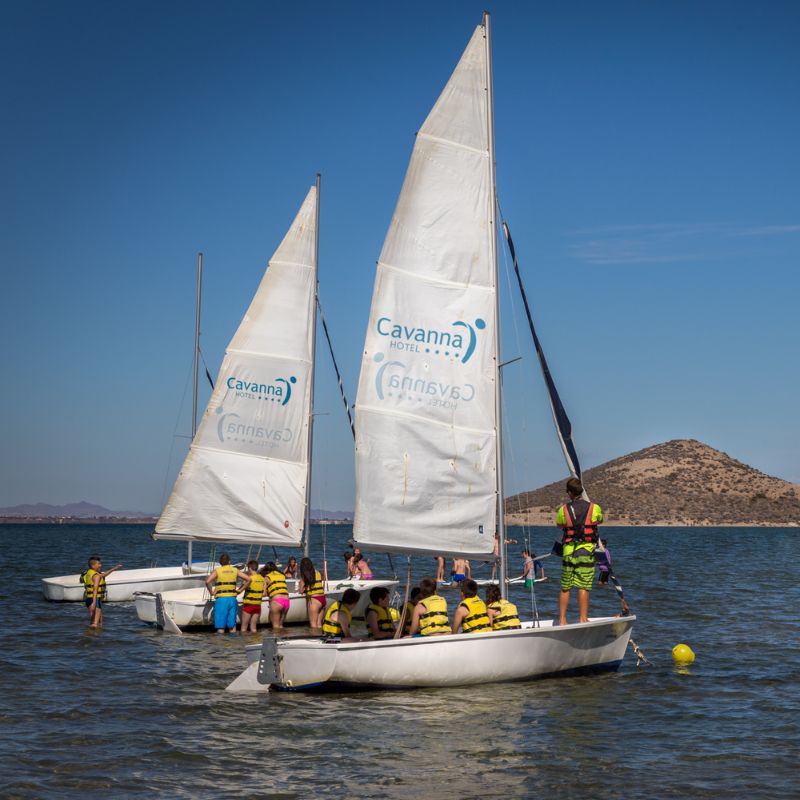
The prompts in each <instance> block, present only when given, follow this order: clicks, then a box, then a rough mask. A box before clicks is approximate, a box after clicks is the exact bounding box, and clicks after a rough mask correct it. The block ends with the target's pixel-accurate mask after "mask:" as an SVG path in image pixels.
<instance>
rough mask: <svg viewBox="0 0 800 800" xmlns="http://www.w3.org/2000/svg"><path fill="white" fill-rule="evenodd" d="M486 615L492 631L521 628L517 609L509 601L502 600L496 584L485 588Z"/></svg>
mask: <svg viewBox="0 0 800 800" xmlns="http://www.w3.org/2000/svg"><path fill="white" fill-rule="evenodd" d="M486 613H487V614H488V615H489V621H490V622H491V623H492V630H493V631H505V630H512V629H515V628H521V627H522V624H521V623H520V621H519V613H518V612H517V607H516V606H515V605H514V604H513V603H512V602H510V601H509V600H503V598H502V597H501V595H500V587H499V586H497V585H496V584H492V585H491V586H487V587H486Z"/></svg>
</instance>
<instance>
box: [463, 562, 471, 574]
mask: <svg viewBox="0 0 800 800" xmlns="http://www.w3.org/2000/svg"><path fill="white" fill-rule="evenodd" d="M464 574H465V575H466V576H467V577H468V578H471V577H472V570H471V569H470V566H469V561H465V562H464Z"/></svg>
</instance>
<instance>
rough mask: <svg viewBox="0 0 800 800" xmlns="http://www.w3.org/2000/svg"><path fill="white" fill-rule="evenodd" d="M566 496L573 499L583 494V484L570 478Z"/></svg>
mask: <svg viewBox="0 0 800 800" xmlns="http://www.w3.org/2000/svg"><path fill="white" fill-rule="evenodd" d="M567 494H568V495H569V496H570V497H572V498H573V499H575V498H577V497H580V496H581V495H582V494H583V484H582V483H581V482H580V481H579V480H578V479H577V478H570V479H569V480H568V481H567Z"/></svg>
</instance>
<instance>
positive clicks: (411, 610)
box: [403, 600, 417, 634]
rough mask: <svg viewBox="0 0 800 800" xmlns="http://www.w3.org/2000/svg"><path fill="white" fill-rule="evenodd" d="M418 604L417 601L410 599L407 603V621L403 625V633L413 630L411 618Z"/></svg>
mask: <svg viewBox="0 0 800 800" xmlns="http://www.w3.org/2000/svg"><path fill="white" fill-rule="evenodd" d="M416 605H417V604H416V603H412V602H411V601H410V600H409V601H408V602H407V603H406V621H405V623H404V625H403V634H407V633H408V632H409V631H410V630H411V620H412V618H413V616H414V609H415V608H416Z"/></svg>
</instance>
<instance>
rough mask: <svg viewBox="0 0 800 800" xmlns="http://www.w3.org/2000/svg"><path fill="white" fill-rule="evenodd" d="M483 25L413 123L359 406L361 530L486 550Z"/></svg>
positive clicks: (371, 538) (489, 320) (368, 536)
mask: <svg viewBox="0 0 800 800" xmlns="http://www.w3.org/2000/svg"><path fill="white" fill-rule="evenodd" d="M484 37H485V32H484V28H483V27H482V26H479V27H478V28H477V29H476V30H475V32H474V34H473V36H472V38H471V40H470V42H469V44H468V45H467V48H466V50H465V51H464V54H463V56H462V57H461V60H460V61H459V63H458V66H457V67H456V69H455V72H454V73H453V75H452V77H451V78H450V80H449V82H448V83H447V86H446V87H445V89H444V91H443V92H442V94H441V96H440V97H439V99H438V100H437V102H436V104H435V105H434V107H433V109H432V111H431V112H430V114H429V116H428V118H427V119H426V120H425V123H424V125H423V126H422V128H421V129H420V131H419V133H418V134H417V139H416V142H415V145H414V151H413V153H412V155H411V163H410V165H409V168H408V172H407V173H406V178H405V182H404V184H403V188H402V190H401V193H400V198H399V200H398V202H397V207H396V209H395V213H394V217H393V218H392V222H391V225H390V227H389V232H388V234H387V236H386V241H385V243H384V246H383V251H382V253H381V257H380V261H379V262H378V267H377V274H376V277H375V287H374V291H373V296H372V307H371V311H370V319H369V328H368V331H367V336H366V342H365V345H364V355H363V361H362V364H361V375H360V380H359V386H358V399H357V407H356V509H355V523H354V538H355V539H356V540H357V541H358V543H359V544H360V545H361V546H363V547H365V548H369V549H373V550H399V551H405V552H420V553H427V552H440V553H447V554H463V555H467V556H480V555H484V556H488V555H490V554H491V553H492V550H493V543H494V542H493V540H494V531H495V523H496V508H497V455H496V453H497V446H496V445H497V419H496V408H495V380H496V374H497V365H496V351H495V337H496V335H497V326H496V320H495V313H496V286H495V274H494V273H495V270H494V262H493V253H494V244H495V242H494V237H495V231H494V230H493V229H492V216H493V214H492V212H493V206H492V203H493V202H494V192H493V188H492V185H493V181H492V175H491V169H492V163H491V158H490V150H489V148H490V135H489V111H488V102H487V87H488V79H487V52H486V42H485V38H484Z"/></svg>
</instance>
